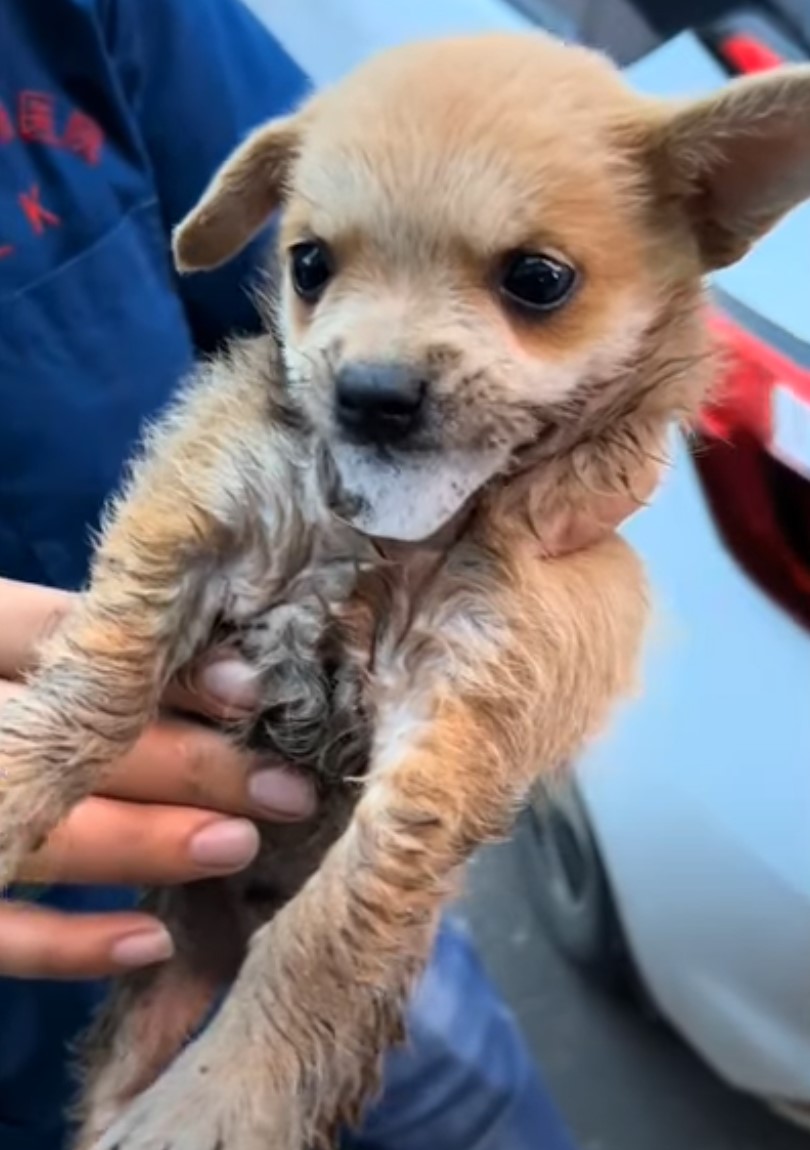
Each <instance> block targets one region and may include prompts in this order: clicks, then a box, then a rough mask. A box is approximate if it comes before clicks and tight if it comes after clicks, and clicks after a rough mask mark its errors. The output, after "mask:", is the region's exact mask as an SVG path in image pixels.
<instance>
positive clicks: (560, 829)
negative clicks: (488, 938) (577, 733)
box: [520, 784, 636, 994]
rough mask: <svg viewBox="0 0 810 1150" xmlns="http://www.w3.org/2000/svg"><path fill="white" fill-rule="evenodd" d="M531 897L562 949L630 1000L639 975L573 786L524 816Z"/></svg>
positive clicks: (539, 799) (544, 798) (538, 801)
mask: <svg viewBox="0 0 810 1150" xmlns="http://www.w3.org/2000/svg"><path fill="white" fill-rule="evenodd" d="M523 823H524V826H523V828H522V830H521V835H520V839H521V843H522V855H523V864H524V871H525V874H526V878H527V882H528V886H529V893H530V897H531V899H532V902H533V903H534V905H535V907H536V908H537V910H538V912H539V914H540V915H541V917H542V919H543V922H544V924H545V926H546V928H547V930H548V932H549V934H550V935H551V937H552V939H553V941H554V942H555V943H556V945H557V948H558V949H559V950H560V951H562V953H563V954H564V955H565V956H566V957H567V958H568V959H569V960H570V961H571V962H572V963H574V964H575V965H576V966H577V967H579V968H580V970H582V971H583V972H584V973H586V974H587V975H588V976H589V977H590V978H592V979H593V980H595V981H596V982H598V983H599V984H600V985H602V986H603V987H606V988H608V989H610V990H611V991H614V992H618V993H622V994H630V993H632V992H633V991H634V989H635V982H636V979H635V975H634V972H633V968H632V963H631V961H630V958H629V955H628V950H627V947H626V945H625V941H624V937H623V934H622V930H621V926H620V924H619V919H618V915H617V913H616V909H615V905H614V902H613V897H612V895H611V893H610V887H609V885H608V880H607V875H606V874H605V869H604V866H603V865H602V861H601V859H600V857H599V850H598V847H597V845H596V841H595V839H594V836H593V832H592V831H591V829H590V826H589V824H588V819H587V816H586V814H585V810H584V808H583V805H582V800H581V799H580V798H579V796H578V794H577V791H576V788H575V786H574V785H573V784H568V785H566V787H565V788H564V789H561V790H560V791H558V792H555V794H554V796H553V797H549V796H548V795H537V796H536V797H535V798H533V800H532V802H531V803H530V805H529V807H528V809H527V810H526V812H525V813H524V815H523Z"/></svg>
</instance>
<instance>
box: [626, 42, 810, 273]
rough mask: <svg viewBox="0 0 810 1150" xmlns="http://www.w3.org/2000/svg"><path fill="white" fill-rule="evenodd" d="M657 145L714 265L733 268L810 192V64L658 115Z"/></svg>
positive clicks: (659, 164) (663, 172)
mask: <svg viewBox="0 0 810 1150" xmlns="http://www.w3.org/2000/svg"><path fill="white" fill-rule="evenodd" d="M648 143H649V140H648ZM652 144H653V146H652V152H651V159H652V162H653V165H654V167H655V169H656V176H657V177H659V178H663V180H664V186H665V188H666V190H667V192H668V193H669V194H672V193H673V192H674V193H675V194H676V195H677V196H679V197H680V198H682V199H683V201H684V203H685V205H686V208H687V211H688V213H689V216H690V218H691V221H692V225H693V227H694V231H695V236H696V239H697V242H698V247H699V249H700V252H701V255H702V257H703V261H704V264H705V267H706V269H707V270H713V269H715V268H721V267H726V266H727V265H728V264H732V263H734V262H735V260H738V259H740V258H741V257H742V256H743V255H744V254H745V253H746V251H747V250H748V248H749V247H750V246H751V245H752V244H753V243H754V242H755V241H756V240H758V239H759V238H760V237H761V236H762V235H764V234H765V232H767V231H768V230H769V229H770V228H771V227H773V225H774V224H776V223H777V222H778V221H779V219H781V217H782V216H783V215H784V214H785V213H786V212H788V211H790V209H791V208H794V207H796V205H797V204H799V203H801V201H802V200H805V199H807V198H808V197H810V67H807V66H803V65H802V66H798V67H785V68H779V69H777V70H774V71H772V72H769V73H767V74H764V75H760V76H756V77H750V78H746V79H741V80H736V81H732V82H731V83H730V84H729V85H727V87H725V88H724V89H723V90H722V91H720V92H718V93H717V94H716V95H713V96H709V97H708V98H706V99H703V100H698V101H695V102H692V103H689V104H685V105H681V106H680V107H679V108H678V110H676V111H675V112H674V113H669V114H666V115H665V116H664V117H663V118H662V119H661V120H659V121H658V122H657V124H656V126H655V129H654V131H653V141H652Z"/></svg>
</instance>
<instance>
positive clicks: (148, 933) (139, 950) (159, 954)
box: [110, 926, 174, 966]
mask: <svg viewBox="0 0 810 1150" xmlns="http://www.w3.org/2000/svg"><path fill="white" fill-rule="evenodd" d="M173 954H174V943H173V942H172V937H171V935H170V934H169V932H168V931H167V930H166V929H165V928H164V927H162V926H161V927H155V928H154V929H153V930H142V931H139V933H138V934H128V935H126V937H124V938H119V939H118V941H117V942H114V943H113V945H112V949H111V951H110V956H111V958H112V960H113V962H114V963H116V964H117V965H118V966H152V965H153V964H154V963H156V962H165V961H166V959H167V958H171V956H172V955H173Z"/></svg>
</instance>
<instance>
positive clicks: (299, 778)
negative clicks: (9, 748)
mask: <svg viewBox="0 0 810 1150" xmlns="http://www.w3.org/2000/svg"><path fill="white" fill-rule="evenodd" d="M258 767H259V763H258V760H257V759H256V757H255V756H251V755H248V754H246V753H245V752H243V751H239V750H237V749H236V747H234V746H233V745H232V744H231V743H230V742H229V741H228V740H227V739H226V738H224V737H223V736H222V735H221V734H219V733H218V732H217V731H214V730H210V729H207V728H205V727H200V726H197V725H195V724H194V723H189V722H184V721H183V720H181V719H163V720H162V721H161V722H159V723H155V724H154V725H153V726H152V727H150V728H149V729H148V730H147V731H146V733H145V734H144V735H143V737H142V738H141V739H140V741H139V742H138V744H137V745H136V746H135V748H134V749H133V751H132V752H131V753H130V754H129V755H127V756H126V757H125V758H124V759H123V760H122V761H121V762H120V764H118V765H117V766H116V767H115V768H114V769H113V770H112V771H110V773H109V775H108V776H107V778H106V779H105V780H104V782H103V785H102V786H101V787H100V788H99V789H100V791H101V793H103V794H105V795H108V796H110V797H113V798H119V799H129V800H132V801H136V802H158V803H177V804H180V805H183V806H191V807H205V808H209V809H210V810H215V811H222V812H223V813H227V814H234V815H247V816H250V817H253V818H261V819H267V820H269V821H271V822H296V821H299V820H301V819H307V818H310V817H311V816H312V815H313V814H314V813H315V807H316V798H315V789H314V786H313V784H312V781H311V780H310V779H308V778H305V777H304V776H303V775H301V774H299V773H297V772H295V771H292V770H287V769H285V768H284V767H280V766H277V767H264V768H262V769H257V768H258Z"/></svg>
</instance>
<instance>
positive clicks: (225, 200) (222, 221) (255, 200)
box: [172, 113, 304, 272]
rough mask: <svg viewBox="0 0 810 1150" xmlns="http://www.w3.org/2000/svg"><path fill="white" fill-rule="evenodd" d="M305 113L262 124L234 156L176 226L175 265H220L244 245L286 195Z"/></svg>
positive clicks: (195, 267)
mask: <svg viewBox="0 0 810 1150" xmlns="http://www.w3.org/2000/svg"><path fill="white" fill-rule="evenodd" d="M303 119H304V117H303V115H302V114H301V113H299V114H297V115H294V116H285V117H283V118H279V119H276V120H271V122H270V123H269V124H265V125H264V126H263V127H261V128H257V129H256V131H254V132H252V133H251V135H249V136H248V138H247V139H246V140H245V142H244V143H243V144H242V145H241V146H240V147H238V148H237V149H236V151H235V152H234V153H233V154H232V155H231V156H229V157H228V159H227V160H226V161H225V163H224V164H223V165H222V167H221V168H220V169H219V171H218V172H217V173H216V175H215V176H214V178H213V179H212V181H211V183H210V184H209V185H208V188H207V189H206V191H205V193H204V194H203V197H202V199H201V200H200V201H199V203H198V204H197V205H196V207H194V208H192V210H191V211H190V212H189V214H188V215H187V216H186V218H185V219H184V220H183V221H182V222H181V223H180V224H179V225H178V226H177V227H176V228H175V231H174V235H173V236H172V249H173V251H174V262H175V267H176V268H177V270H178V271H180V272H191V271H199V270H202V269H204V268H214V267H218V266H219V264H223V263H225V262H226V261H227V260H229V259H231V258H232V257H233V256H235V255H236V254H237V252H239V251H241V250H242V248H244V247H245V245H246V244H247V243H248V242H249V241H250V240H251V239H253V237H254V236H255V235H256V234H257V232H259V231H261V229H262V227H263V226H264V225H265V224H266V223H267V220H268V219H269V217H270V216H271V215H272V213H273V212H274V211H275V209H276V208H277V207H279V205H280V204H281V202H282V200H283V199H284V195H285V191H286V186H287V181H288V179H289V175H290V169H291V167H292V164H293V162H294V160H295V157H296V156H297V154H298V151H299V149H300V147H301V137H302V132H303Z"/></svg>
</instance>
